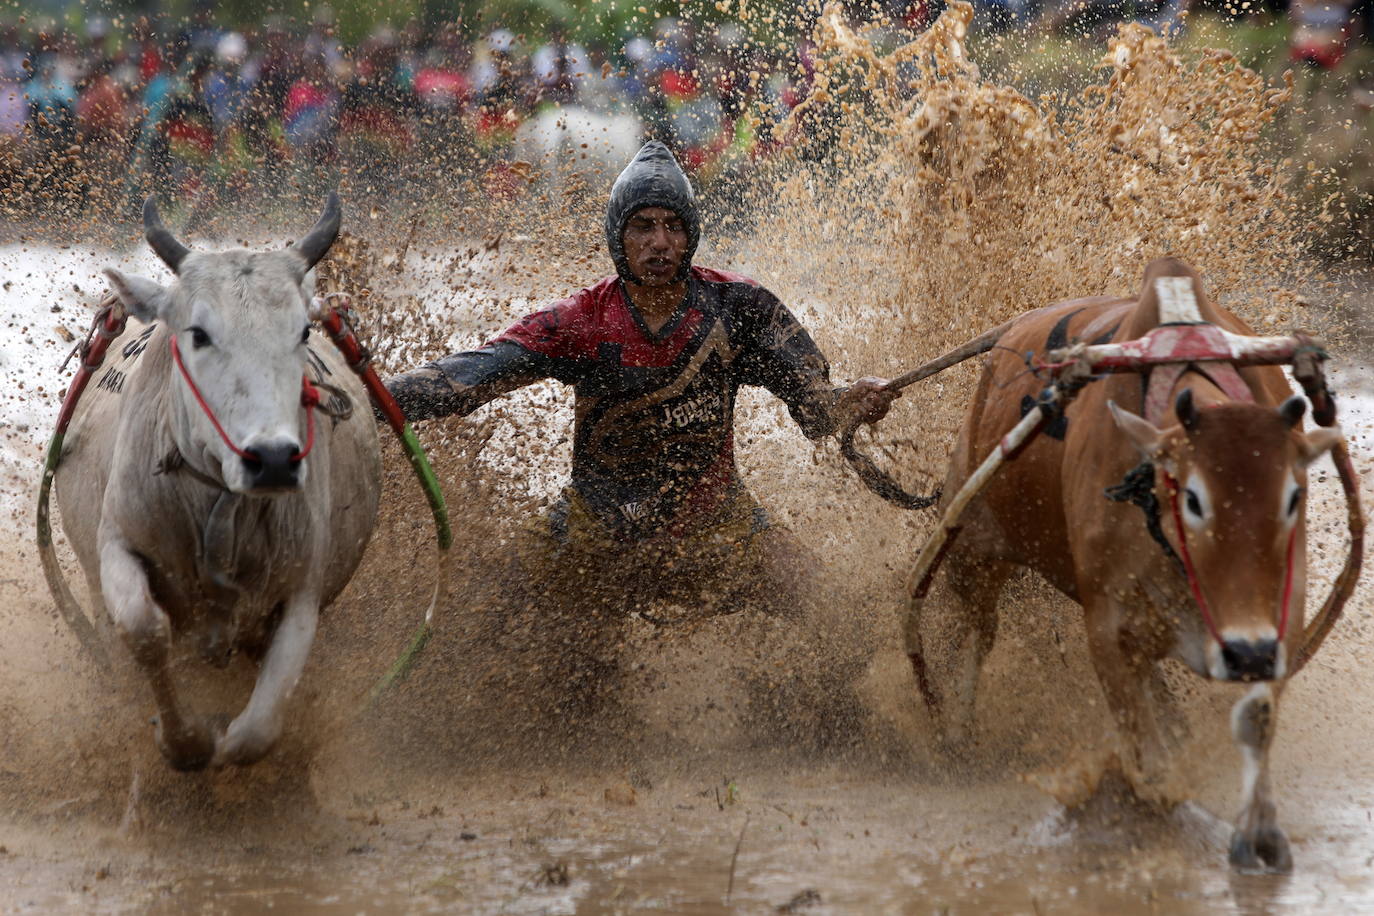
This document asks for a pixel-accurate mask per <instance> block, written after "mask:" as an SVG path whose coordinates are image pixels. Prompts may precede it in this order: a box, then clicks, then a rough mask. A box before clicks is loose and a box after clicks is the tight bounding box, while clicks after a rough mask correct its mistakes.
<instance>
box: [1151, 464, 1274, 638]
mask: <svg viewBox="0 0 1374 916" xmlns="http://www.w3.org/2000/svg"><path fill="white" fill-rule="evenodd" d="M1164 486H1165V487H1167V488H1168V490H1169V509H1170V511H1171V512H1172V513H1173V516H1174V527H1175V528H1177V529H1178V552H1179V555H1180V556H1181V557H1182V558H1183V569H1184V572H1185V573H1186V574H1187V576H1188V588H1189V589H1190V590H1191V591H1192V593H1193V600H1194V601H1195V602H1197V606H1198V610H1200V611H1202V620H1203V622H1204V623H1205V624H1206V625H1207V632H1208V633H1210V634H1212V638H1213V639H1215V640H1216V641H1217V645H1219V646H1224V645H1225V642H1224V641H1223V640H1222V638H1221V633H1219V632H1218V631H1217V625H1216V621H1215V620H1214V619H1213V617H1212V609H1211V607H1210V606H1209V605H1208V604H1207V597H1206V596H1205V595H1204V594H1203V593H1202V583H1201V582H1199V581H1198V577H1197V569H1196V568H1195V567H1194V566H1193V556H1192V554H1191V553H1190V552H1189V551H1188V535H1187V533H1186V531H1185V529H1184V527H1183V514H1182V513H1181V512H1180V511H1179V508H1178V489H1179V488H1178V481H1177V480H1175V479H1174V477H1173V475H1172V474H1170V473H1168V472H1167V471H1165V472H1164ZM1297 536H1298V527H1297V525H1294V526H1293V530H1292V531H1290V532H1289V533H1288V550H1287V552H1286V556H1285V558H1284V573H1283V606H1282V610H1281V611H1280V614H1279V636H1278V641H1279V642H1283V637H1284V635H1285V634H1286V633H1287V632H1288V606H1289V604H1290V603H1291V599H1292V597H1293V550H1294V546H1295V545H1296V544H1297Z"/></svg>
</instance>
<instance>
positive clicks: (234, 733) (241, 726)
mask: <svg viewBox="0 0 1374 916" xmlns="http://www.w3.org/2000/svg"><path fill="white" fill-rule="evenodd" d="M280 735H281V728H280V727H265V726H263V725H261V724H256V725H255V724H250V723H246V722H244V721H242V720H238V719H236V720H234V721H233V722H232V723H230V725H229V727H228V728H227V729H226V730H225V731H224V734H222V735H221V736H220V738H219V741H218V742H216V745H215V753H214V758H213V760H212V761H211V765H212V766H214V767H216V768H218V767H225V766H240V767H246V766H251V765H252V764H255V763H257V762H258V761H259V760H261V759H262V758H264V757H266V756H267V753H268V752H269V751H270V750H272V748H273V746H274V745H275V744H276V743H277V738H278V737H280Z"/></svg>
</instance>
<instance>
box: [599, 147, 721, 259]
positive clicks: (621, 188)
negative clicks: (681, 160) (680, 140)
mask: <svg viewBox="0 0 1374 916" xmlns="http://www.w3.org/2000/svg"><path fill="white" fill-rule="evenodd" d="M645 207H663V208H664V209H667V210H672V211H673V212H674V213H676V214H677V215H678V217H680V218H681V219H682V221H683V223H685V224H686V225H687V253H686V254H685V255H684V256H683V258H682V267H681V268H680V269H679V270H678V272H677V275H676V276H675V277H674V278H673V279H674V280H685V279H687V272H688V270H690V269H691V266H692V255H693V254H695V253H696V250H697V243H698V242H700V241H701V219H700V217H699V216H698V215H697V201H696V194H694V193H693V192H692V184H691V182H689V181H688V180H687V176H686V175H684V174H683V172H682V169H681V167H680V166H678V164H677V160H676V159H674V158H673V154H672V153H671V152H669V151H668V147H666V146H664V145H663V144H662V143H660V142H659V141H657V140H650V141H649V142H648V143H646V144H644V145H643V146H642V147H640V149H639V152H638V153H636V154H635V157H634V159H632V160H630V164H629V165H627V166H626V167H625V171H623V172H621V173H620V177H619V178H617V179H616V180H615V184H614V185H613V186H612V187H611V201H610V203H609V204H608V205H607V206H606V247H607V248H609V249H610V251H611V260H612V261H614V262H615V272H616V273H618V274H619V275H620V279H622V280H624V281H626V282H627V283H638V282H639V278H638V277H636V276H635V275H634V274H633V273H632V272H631V271H630V262H629V261H628V260H626V258H625V224H626V223H628V222H629V221H630V217H632V216H634V215H635V213H637V212H638V211H640V210H643V209H644V208H645Z"/></svg>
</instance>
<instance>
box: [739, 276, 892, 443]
mask: <svg viewBox="0 0 1374 916" xmlns="http://www.w3.org/2000/svg"><path fill="white" fill-rule="evenodd" d="M758 305H759V307H760V309H761V314H760V318H761V319H762V320H761V322H760V329H759V334H758V336H757V338H756V339H755V342H754V347H753V350H752V352H751V353H750V354H749V357H748V358H747V361H748V363H749V364H750V370H749V374H750V375H752V376H753V379H752V380H751V381H750V382H749V383H750V384H759V385H762V386H763V387H765V388H767V389H768V390H769V391H771V392H773V394H775V395H777V396H778V397H779V398H781V399H782V401H783V403H785V404H786V405H787V409H788V412H789V413H791V414H792V418H793V419H794V420H796V421H797V425H798V426H800V427H801V429H802V432H803V433H805V434H806V436H807V438H809V439H819V438H821V437H823V436H828V435H833V434H836V433H838V432H840V431H841V430H842V429H844V427H845V426H846V425H847V424H848V423H849V422H850V421H851V420H855V419H857V420H858V421H859V422H862V423H876V422H877V421H878V420H881V419H882V418H883V417H884V416H886V415H887V411H888V408H889V407H890V406H891V404H892V401H893V400H894V399H895V398H897V397H899V396H900V392H894V391H889V390H887V389H886V388H885V387H883V386H884V385H885V384H886V381H887V380H886V379H880V378H875V377H872V376H866V377H864V378H861V379H859V380H858V381H856V382H854V383H853V384H852V385H849V386H847V387H836V386H835V384H834V383H833V382H832V381H831V380H830V364H829V363H828V362H827V361H826V358H825V356H824V355H823V354H822V353H821V351H820V348H819V347H817V346H816V343H815V341H814V340H812V339H811V335H810V334H808V333H807V332H806V329H805V328H803V327H802V326H801V323H800V322H799V321H797V319H796V317H795V316H793V315H792V313H791V312H790V311H788V309H787V307H786V306H784V305H783V304H782V303H781V302H779V301H778V300H777V298H776V297H774V296H773V294H772V293H770V292H768V291H767V290H763V289H760V290H759V298H758Z"/></svg>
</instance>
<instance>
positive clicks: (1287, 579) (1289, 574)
mask: <svg viewBox="0 0 1374 916" xmlns="http://www.w3.org/2000/svg"><path fill="white" fill-rule="evenodd" d="M1297 542H1298V523H1297V521H1296V520H1294V522H1293V530H1292V531H1290V532H1288V550H1287V551H1286V556H1285V558H1284V561H1283V562H1284V570H1283V610H1282V611H1281V612H1280V614H1279V642H1280V643H1282V642H1283V637H1284V634H1285V633H1287V632H1288V604H1289V602H1290V601H1291V600H1292V598H1293V548H1294V545H1295V544H1296V543H1297Z"/></svg>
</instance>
